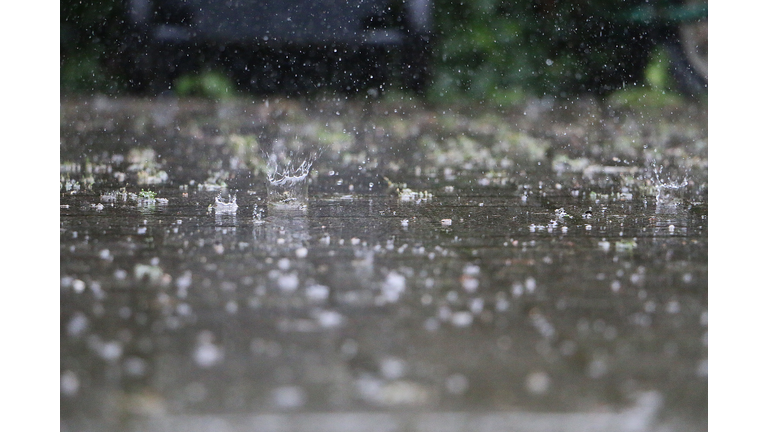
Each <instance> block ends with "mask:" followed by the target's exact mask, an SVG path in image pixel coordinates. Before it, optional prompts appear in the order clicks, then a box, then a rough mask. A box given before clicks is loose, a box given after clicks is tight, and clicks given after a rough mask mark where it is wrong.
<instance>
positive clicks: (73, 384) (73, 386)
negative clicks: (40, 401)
mask: <svg viewBox="0 0 768 432" xmlns="http://www.w3.org/2000/svg"><path fill="white" fill-rule="evenodd" d="M60 385H61V394H63V395H64V396H74V395H76V394H77V392H78V390H80V379H79V378H78V377H77V374H76V373H74V372H72V371H70V370H66V371H64V372H62V373H61V382H60Z"/></svg>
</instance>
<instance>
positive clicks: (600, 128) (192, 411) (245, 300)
mask: <svg viewBox="0 0 768 432" xmlns="http://www.w3.org/2000/svg"><path fill="white" fill-rule="evenodd" d="M167 103H168V102H165V101H163V100H158V101H154V102H153V101H138V100H125V101H114V102H112V103H110V104H109V107H110V109H109V110H105V109H104V104H98V103H93V101H63V102H62V123H61V135H62V145H61V199H60V204H61V207H60V215H61V216H60V248H61V249H60V250H61V270H60V272H61V286H60V292H61V322H62V335H61V371H62V373H61V411H62V430H91V429H94V430H95V429H102V430H103V429H110V430H126V431H128V430H170V429H173V430H176V429H187V428H190V430H194V428H200V427H203V426H200V425H207V426H205V428H206V430H211V429H216V430H218V429H221V430H229V429H237V428H242V427H246V426H244V425H258V427H259V428H261V429H260V430H296V431H301V430H310V429H312V430H318V429H313V428H312V426H317V427H318V428H320V429H319V430H363V429H365V430H379V429H381V430H385V429H386V430H469V429H462V428H463V426H461V425H467V424H473V425H474V426H477V427H474V426H473V427H472V428H471V429H472V430H511V427H512V426H510V425H520V426H519V430H553V429H557V430H633V431H634V430H637V431H645V430H657V429H656V428H657V427H660V426H659V425H660V424H661V423H663V422H664V421H667V420H668V419H682V420H680V422H682V423H683V424H684V425H685V427H687V428H688V429H689V430H698V429H700V428H701V427H702V425H703V427H706V406H707V405H706V401H707V320H706V316H707V256H708V254H707V233H708V223H707V156H706V111H705V110H704V111H703V112H702V111H701V108H700V107H699V108H697V107H695V106H683V107H677V108H670V110H671V112H658V113H653V112H643V113H636V112H629V111H628V112H623V113H619V114H616V116H615V117H604V118H602V119H599V120H600V121H598V119H597V117H599V115H596V114H595V112H599V109H598V108H596V107H594V106H593V107H592V108H590V109H591V111H589V112H590V115H589V116H585V118H581V117H579V116H578V115H575V114H574V112H573V106H570V105H569V106H566V107H565V108H563V107H561V108H553V109H552V110H551V112H543V113H539V114H538V115H537V119H536V121H533V120H532V119H530V118H529V117H528V115H527V114H526V113H525V112H524V111H523V110H522V109H521V111H520V112H517V111H516V110H514V109H509V110H507V111H494V110H487V109H481V110H477V111H475V112H467V111H462V110H459V109H454V110H447V109H446V110H443V109H435V108H428V107H424V106H420V105H418V104H416V103H415V102H410V101H400V102H398V103H394V102H391V101H390V102H383V101H381V102H380V103H369V102H341V101H334V100H323V101H316V102H313V103H311V104H310V103H302V102H297V101H277V102H276V101H272V102H271V103H270V104H265V103H262V102H251V101H240V102H226V103H221V104H217V103H214V102H200V101H188V102H187V101H175V102H174V103H173V110H171V111H166V110H163V109H162V107H163V104H167ZM580 103H588V102H580ZM225 105H226V106H225ZM225 108H226V109H225ZM613 111H615V110H613ZM613 111H612V112H613ZM157 113H163V115H162V116H161V118H156V117H157ZM223 113H224V114H223ZM640 120H642V122H640ZM628 124H631V125H632V127H625V126H626V125H628ZM545 126H546V127H545ZM553 131H554V132H553ZM237 137H239V138H237ZM280 140H283V142H286V143H298V142H300V143H301V145H303V146H306V147H305V149H309V150H312V151H315V152H317V156H316V157H307V156H306V155H300V156H299V157H297V158H294V162H292V163H289V162H286V160H283V161H281V162H279V164H278V162H277V159H275V160H273V161H272V162H274V163H273V164H272V165H270V159H269V157H268V156H267V157H266V158H265V157H264V155H268V154H269V153H268V152H267V151H266V150H265V149H264V148H260V147H259V148H257V147H258V146H259V143H274V142H279V141H280ZM633 140H634V141H633ZM244 143H245V144H244ZM542 146H543V148H542ZM320 150H322V152H320ZM296 161H298V162H296ZM662 165H663V166H664V167H665V168H664V169H663V170H661V171H659V169H658V168H657V167H658V166H662ZM278 187H279V188H283V189H279V190H278V189H277V188H278ZM297 188H298V189H297ZM275 194H276V195H279V198H278V199H274V198H271V196H273V195H275ZM275 203H277V204H278V205H271V204H275ZM665 419H667V420H665ZM193 425H195V426H194V427H193ZM436 425H440V427H437V426H436ZM478 425H479V426H478ZM368 426H371V427H370V428H369V427H368ZM374 426H375V427H374ZM377 428H378V429H377ZM601 428H602V429H601ZM606 428H607V429H606ZM515 430H518V429H517V428H516V429H515Z"/></svg>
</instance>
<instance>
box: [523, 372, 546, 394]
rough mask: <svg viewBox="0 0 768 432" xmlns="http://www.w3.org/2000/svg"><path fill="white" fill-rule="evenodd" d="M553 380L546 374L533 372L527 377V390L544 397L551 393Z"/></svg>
mask: <svg viewBox="0 0 768 432" xmlns="http://www.w3.org/2000/svg"><path fill="white" fill-rule="evenodd" d="M550 382H551V379H550V378H549V375H548V374H547V373H546V372H541V371H537V372H531V373H529V374H528V376H526V377H525V388H526V390H528V392H529V393H531V394H534V395H543V394H545V393H547V392H548V391H549V387H550Z"/></svg>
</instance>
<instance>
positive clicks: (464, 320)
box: [451, 311, 473, 327]
mask: <svg viewBox="0 0 768 432" xmlns="http://www.w3.org/2000/svg"><path fill="white" fill-rule="evenodd" d="M472 321H473V318H472V314H471V313H470V312H467V311H458V312H454V313H453V314H452V315H451V324H453V325H454V326H455V327H469V326H470V325H472Z"/></svg>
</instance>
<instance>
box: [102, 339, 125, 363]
mask: <svg viewBox="0 0 768 432" xmlns="http://www.w3.org/2000/svg"><path fill="white" fill-rule="evenodd" d="M122 355H123V344H122V343H120V341H109V342H105V343H103V344H102V345H101V347H100V349H99V356H101V358H103V359H104V360H106V361H110V362H111V361H115V360H117V359H119V358H120V357H122Z"/></svg>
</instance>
